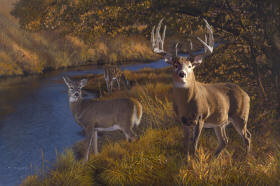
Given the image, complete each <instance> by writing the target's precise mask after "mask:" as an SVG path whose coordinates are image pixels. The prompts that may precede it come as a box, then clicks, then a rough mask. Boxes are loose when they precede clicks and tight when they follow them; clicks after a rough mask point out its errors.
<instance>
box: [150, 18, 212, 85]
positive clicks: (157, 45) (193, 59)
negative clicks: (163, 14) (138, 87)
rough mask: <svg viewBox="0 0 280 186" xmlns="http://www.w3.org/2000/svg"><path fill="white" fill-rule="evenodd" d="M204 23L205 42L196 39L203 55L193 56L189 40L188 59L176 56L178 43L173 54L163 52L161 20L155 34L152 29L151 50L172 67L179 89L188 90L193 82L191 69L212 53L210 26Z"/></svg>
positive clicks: (174, 79)
mask: <svg viewBox="0 0 280 186" xmlns="http://www.w3.org/2000/svg"><path fill="white" fill-rule="evenodd" d="M203 20H204V22H205V23H206V29H207V34H205V41H203V40H202V39H200V38H199V37H197V39H198V40H199V41H200V42H201V43H202V44H203V46H204V53H203V54H198V55H194V53H193V44H192V41H191V40H190V39H189V42H190V47H189V53H188V57H181V56H178V52H177V47H178V43H177V44H176V45H175V54H172V53H170V52H166V51H165V50H164V39H165V32H166V26H164V30H163V33H162V35H160V30H161V24H162V21H163V19H161V20H160V22H159V24H158V26H157V28H156V33H154V32H155V26H154V27H153V29H152V33H151V42H152V49H153V52H154V53H157V54H159V55H161V56H163V57H164V60H165V62H167V63H168V64H170V65H172V66H173V69H174V71H173V81H174V85H175V86H176V87H181V88H188V87H189V86H190V85H191V83H192V82H194V81H195V76H194V73H193V69H194V68H195V67H197V66H199V65H200V64H201V63H202V61H203V59H204V58H205V57H206V56H207V55H208V54H211V53H212V52H213V49H214V36H213V30H212V28H211V26H210V25H209V24H208V22H207V21H206V19H203Z"/></svg>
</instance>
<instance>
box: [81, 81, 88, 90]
mask: <svg viewBox="0 0 280 186" xmlns="http://www.w3.org/2000/svg"><path fill="white" fill-rule="evenodd" d="M87 82H88V80H87V79H82V80H81V81H80V88H84V87H85V86H86V85H87Z"/></svg>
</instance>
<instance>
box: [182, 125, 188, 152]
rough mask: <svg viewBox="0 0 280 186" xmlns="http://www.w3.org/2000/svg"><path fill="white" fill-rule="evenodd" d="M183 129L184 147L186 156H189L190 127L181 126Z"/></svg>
mask: <svg viewBox="0 0 280 186" xmlns="http://www.w3.org/2000/svg"><path fill="white" fill-rule="evenodd" d="M183 130H184V147H185V149H186V152H187V158H188V157H189V150H190V149H189V144H190V127H187V126H183Z"/></svg>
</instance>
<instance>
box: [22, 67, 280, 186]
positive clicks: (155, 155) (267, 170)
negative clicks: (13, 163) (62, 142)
mask: <svg viewBox="0 0 280 186" xmlns="http://www.w3.org/2000/svg"><path fill="white" fill-rule="evenodd" d="M215 65H218V66H223V64H215ZM223 67H224V68H226V67H225V66H223ZM201 68H202V69H203V70H202V69H200V70H198V71H197V79H198V80H199V81H203V82H207V81H209V79H211V80H212V81H215V82H216V81H223V80H224V79H229V77H228V76H229V75H231V78H233V79H234V80H235V83H238V84H239V85H241V87H242V88H243V89H244V90H246V91H247V92H248V93H249V95H250V97H251V111H250V117H249V122H248V128H249V130H250V131H251V133H252V143H253V145H252V146H253V148H252V153H251V154H250V156H248V157H246V155H245V149H244V148H243V143H242V140H241V138H240V136H239V135H238V134H237V133H236V131H235V130H234V129H233V128H232V127H228V128H227V134H228V136H229V139H230V143H229V145H228V146H227V148H226V150H225V151H224V152H223V153H222V155H221V156H220V157H219V158H217V159H213V158H212V154H213V152H214V150H215V148H216V146H217V139H216V137H215V135H214V132H213V130H211V129H205V130H204V131H203V133H202V137H201V139H200V147H199V150H198V156H197V157H192V158H191V159H190V160H189V161H188V162H187V161H186V159H185V151H184V148H183V143H182V141H183V134H182V130H181V129H180V126H178V124H177V123H175V122H174V121H175V119H174V113H173V109H172V101H171V87H172V85H171V81H172V79H171V78H172V77H171V69H170V68H164V69H156V70H152V69H143V70H140V71H138V72H130V71H125V75H126V77H127V78H128V80H129V81H130V82H131V84H132V88H131V89H130V90H122V91H117V90H115V91H114V93H113V94H112V95H109V94H107V92H106V86H105V82H104V79H103V76H102V75H86V76H79V77H76V78H77V79H80V78H88V79H89V83H88V85H87V87H86V90H88V91H92V92H99V93H100V95H101V98H100V99H109V98H116V97H127V96H129V97H134V98H136V99H137V100H139V101H140V102H141V103H142V105H143V109H144V110H143V111H144V114H143V119H142V122H141V125H140V127H139V128H137V130H136V131H137V134H138V135H139V136H140V139H139V140H138V141H136V142H132V143H127V142H125V140H124V136H123V135H122V133H120V132H111V133H104V135H103V136H102V138H101V139H100V140H99V141H101V144H99V145H100V149H102V151H101V153H100V154H99V155H97V156H94V155H91V157H90V160H89V161H88V162H87V163H86V164H83V163H82V162H81V161H79V160H77V159H76V158H75V156H82V153H84V144H83V141H81V142H79V143H77V144H76V145H74V147H73V149H72V150H66V152H65V153H64V154H61V155H60V156H58V158H57V161H56V162H55V163H54V165H53V166H52V168H51V170H49V171H38V172H34V175H32V176H29V177H28V178H27V179H26V180H25V181H24V182H23V183H22V185H94V184H96V185H277V184H279V183H280V180H279V178H280V168H279V167H280V151H279V150H280V149H279V136H280V135H279V120H278V119H277V117H276V115H275V113H276V106H277V105H276V103H274V102H273V101H271V102H266V101H265V100H263V98H262V97H261V94H260V92H259V89H258V86H257V85H256V83H255V80H254V78H252V76H250V75H248V74H247V73H248V72H247V71H248V70H246V69H243V70H242V69H240V68H239V67H235V68H236V70H239V74H235V73H229V74H227V73H224V72H227V70H228V69H225V70H224V71H221V72H217V73H215V74H214V75H215V76H214V77H215V78H214V77H209V76H206V75H205V73H206V72H207V71H211V70H213V69H211V68H213V66H212V65H211V64H209V63H208V64H206V66H202V67H201ZM233 71H235V70H234V69H233ZM266 89H267V90H270V91H268V93H269V97H270V100H274V99H275V98H276V95H275V92H274V91H273V87H272V86H271V85H270V84H266ZM260 105H262V107H260ZM41 172H44V173H43V174H41Z"/></svg>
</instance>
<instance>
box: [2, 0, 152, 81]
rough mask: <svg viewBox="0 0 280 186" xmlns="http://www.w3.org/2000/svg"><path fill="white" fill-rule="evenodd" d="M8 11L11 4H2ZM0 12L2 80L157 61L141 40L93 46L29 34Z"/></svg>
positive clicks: (51, 35)
mask: <svg viewBox="0 0 280 186" xmlns="http://www.w3.org/2000/svg"><path fill="white" fill-rule="evenodd" d="M2 1H3V4H4V6H3V7H5V8H8V9H10V8H12V4H11V3H10V2H8V1H6V0H2ZM3 7H2V3H1V8H0V27H1V34H0V67H1V69H0V77H1V76H15V75H26V74H40V73H43V72H45V71H47V70H55V69H58V68H66V67H73V66H79V65H87V64H106V63H111V64H123V63H128V62H130V63H131V62H140V61H141V62H144V61H151V60H154V59H156V57H157V56H155V55H154V54H153V52H152V50H151V49H150V43H149V42H148V41H147V40H145V38H143V37H141V36H130V37H123V36H118V37H116V38H114V39H110V38H105V37H101V38H97V39H95V41H93V42H92V43H85V42H84V41H82V40H80V39H78V38H76V37H72V36H65V37H63V36H60V35H59V34H58V33H55V32H49V33H28V32H25V31H23V30H21V29H20V28H19V25H18V23H17V21H16V20H15V19H14V18H12V17H11V16H10V15H9V14H8V13H7V11H6V10H5V11H4V9H5V8H3Z"/></svg>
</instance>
